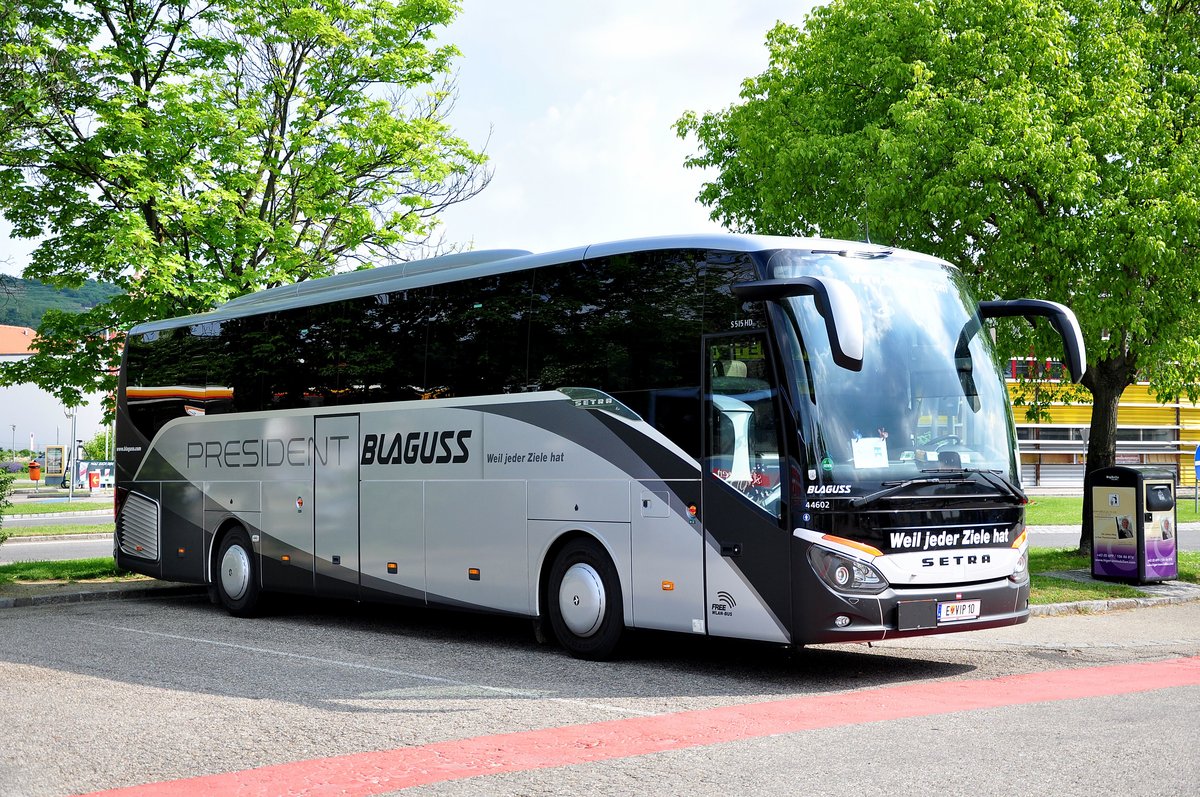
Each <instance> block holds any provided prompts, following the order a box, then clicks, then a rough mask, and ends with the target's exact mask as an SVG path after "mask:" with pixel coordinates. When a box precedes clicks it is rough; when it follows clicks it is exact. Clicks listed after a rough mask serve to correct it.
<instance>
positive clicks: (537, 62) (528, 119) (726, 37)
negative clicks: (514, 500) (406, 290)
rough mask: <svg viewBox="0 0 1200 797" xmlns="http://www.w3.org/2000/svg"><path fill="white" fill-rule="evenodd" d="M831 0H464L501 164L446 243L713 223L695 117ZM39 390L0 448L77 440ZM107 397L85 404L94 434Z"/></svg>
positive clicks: (554, 239)
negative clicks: (679, 124)
mask: <svg viewBox="0 0 1200 797" xmlns="http://www.w3.org/2000/svg"><path fill="white" fill-rule="evenodd" d="M814 5H816V3H814V2H784V1H783V0H736V1H735V0H606V2H603V3H597V2H584V1H583V0H464V1H463V9H462V11H461V13H460V14H459V17H458V19H457V20H456V21H455V22H454V23H453V24H452V25H451V26H450V27H449V28H448V29H446V30H445V31H444V32H443V34H442V35H441V36H440V37H439V38H440V39H441V40H443V41H445V42H450V43H453V44H455V45H457V46H458V48H459V49H460V50H461V51H462V53H463V54H462V56H460V57H459V59H458V60H457V62H456V71H457V92H458V97H457V101H456V104H455V108H454V111H453V112H452V114H451V116H450V119H449V121H450V124H451V126H452V127H454V129H455V131H456V132H457V133H458V135H460V136H462V137H463V138H465V139H466V140H467V141H468V142H469V143H470V144H471V146H472V147H473V148H475V149H477V150H478V149H484V150H485V151H486V152H487V154H488V156H489V158H490V161H489V168H490V169H491V170H492V172H493V176H492V181H491V184H490V185H489V186H488V187H487V188H486V189H485V190H484V191H483V192H482V193H481V194H479V195H478V196H476V197H474V198H472V199H470V200H468V201H467V202H464V203H463V204H461V205H459V206H456V207H453V208H451V209H449V210H448V211H446V212H445V213H444V214H443V216H442V219H443V225H442V228H441V230H440V235H441V237H442V241H443V243H444V245H446V246H453V247H456V248H471V249H528V250H530V251H533V252H548V251H553V250H556V249H565V248H569V247H574V246H580V245H583V244H588V243H595V242H598V241H612V240H618V239H623V238H638V237H643V236H651V235H671V234H683V233H697V232H714V231H718V230H719V229H720V227H719V225H717V224H716V223H715V222H712V221H710V220H709V218H708V209H707V208H705V207H703V206H702V205H700V204H699V203H698V202H696V195H697V194H698V193H699V192H700V188H701V185H702V183H703V182H704V179H705V174H704V173H703V172H701V171H698V170H694V169H692V170H689V169H685V168H684V167H683V161H684V159H685V158H686V157H687V156H688V155H690V154H693V152H694V150H695V143H694V142H689V141H683V140H681V139H679V138H678V137H677V136H676V134H675V130H674V124H675V121H676V120H678V119H679V117H680V116H681V115H682V114H683V113H684V112H685V111H689V110H691V111H696V112H697V113H703V112H705V111H715V110H719V109H722V108H725V107H727V106H729V105H730V104H731V103H734V102H736V101H737V99H738V92H739V91H740V88H741V83H742V81H743V80H745V79H746V78H748V77H752V76H755V75H757V74H759V73H760V72H762V71H763V70H764V69H765V68H766V66H767V50H766V46H765V38H766V34H767V31H768V30H770V29H771V28H772V27H773V26H774V25H775V23H776V21H777V20H783V21H785V22H789V23H792V24H796V25H799V24H801V23H802V22H803V21H804V17H805V16H806V15H807V13H808V12H809V11H810V10H811V9H812V7H813V6H814ZM9 232H10V229H9V227H8V225H7V224H6V223H4V221H3V219H2V218H0V272H2V273H9V274H19V273H20V272H21V271H22V270H23V269H24V267H25V265H26V264H27V263H28V260H29V253H30V252H31V251H32V250H33V248H34V245H35V243H36V242H32V241H25V240H14V239H11V238H10V237H9ZM19 391H34V388H32V386H25V387H22V388H11V389H8V390H3V391H0V394H2V395H0V422H2V423H0V430H3V431H5V432H6V433H8V434H6V435H0V437H3V440H0V448H2V447H6V446H8V445H11V440H9V439H8V438H9V437H11V436H12V432H13V430H11V429H10V428H9V424H10V422H12V421H16V425H17V427H18V428H17V430H16V432H15V433H16V434H17V437H18V441H17V443H18V446H19V447H22V446H24V445H25V444H26V443H27V440H28V434H29V433H31V432H35V433H36V439H37V443H38V446H39V448H40V447H41V446H42V445H43V444H44V443H46V442H55V441H56V440H61V441H62V442H66V439H67V438H68V437H69V436H70V432H69V427H68V426H67V425H65V424H66V422H65V421H64V420H63V417H62V412H61V408H60V407H58V405H57V402H55V401H54V400H53V399H52V398H50V397H49V396H47V395H45V394H40V393H37V392H34V393H31V394H29V395H26V394H24V393H21V394H19V395H18V392H19ZM99 417H100V410H99V408H98V406H93V407H88V408H85V409H84V411H83V413H82V414H81V416H80V418H79V421H80V428H79V429H78V431H77V434H78V436H79V437H83V438H85V439H86V438H90V437H91V436H92V434H93V433H94V432H95V431H96V429H97V427H98V423H99Z"/></svg>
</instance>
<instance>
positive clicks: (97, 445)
mask: <svg viewBox="0 0 1200 797" xmlns="http://www.w3.org/2000/svg"><path fill="white" fill-rule="evenodd" d="M111 444H112V429H111V428H107V429H101V430H100V431H98V432H96V434H94V435H92V439H91V440H85V441H83V457H84V458H85V459H90V460H106V459H111V458H112V452H111V451H110V447H111Z"/></svg>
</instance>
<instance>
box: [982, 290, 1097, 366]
mask: <svg viewBox="0 0 1200 797" xmlns="http://www.w3.org/2000/svg"><path fill="white" fill-rule="evenodd" d="M1013 316H1023V317H1025V318H1030V319H1032V318H1035V317H1037V316H1042V317H1043V318H1047V319H1049V320H1050V324H1051V326H1053V327H1054V329H1055V331H1056V332H1058V335H1059V337H1061V338H1062V342H1063V353H1064V354H1065V355H1066V357H1065V360H1066V366H1067V369H1068V370H1069V371H1070V372H1071V381H1072V382H1078V381H1079V380H1080V379H1082V378H1083V373H1084V371H1086V370H1087V352H1086V351H1085V349H1084V346H1083V332H1082V331H1080V329H1079V321H1078V320H1076V318H1075V314H1074V313H1073V312H1071V309H1070V308H1068V307H1067V306H1066V305H1061V304H1059V303H1058V302H1048V301H1045V300H1044V299H1010V300H1001V301H994V302H980V303H979V317H980V318H981V319H986V318H1011V317H1013Z"/></svg>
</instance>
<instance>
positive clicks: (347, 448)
mask: <svg viewBox="0 0 1200 797" xmlns="http://www.w3.org/2000/svg"><path fill="white" fill-rule="evenodd" d="M315 420H316V424H315V426H314V434H313V441H312V458H313V536H314V540H313V543H314V545H313V548H314V551H315V553H316V587H317V594H319V595H332V596H336V597H342V598H354V599H357V598H358V582H359V562H358V559H359V538H358V527H359V523H358V415H318V416H317V417H316V419H315Z"/></svg>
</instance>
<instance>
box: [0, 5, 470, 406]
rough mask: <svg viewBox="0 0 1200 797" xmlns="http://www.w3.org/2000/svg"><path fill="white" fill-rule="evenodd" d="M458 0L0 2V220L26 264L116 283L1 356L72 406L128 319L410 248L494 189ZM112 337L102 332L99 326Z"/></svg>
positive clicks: (46, 272) (50, 277) (46, 278)
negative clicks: (21, 241)
mask: <svg viewBox="0 0 1200 797" xmlns="http://www.w3.org/2000/svg"><path fill="white" fill-rule="evenodd" d="M456 11H457V4H456V3H455V2H453V1H452V0H317V1H316V2H311V0H242V1H241V2H234V1H233V0H210V1H209V2H194V1H193V0H126V2H123V3H113V2H111V1H110V0H82V2H79V3H74V4H65V5H64V4H62V3H60V2H57V0H18V1H17V2H16V3H15V4H13V5H8V6H6V7H5V9H4V10H3V11H0V212H2V213H3V214H4V216H5V217H6V218H7V219H8V220H9V222H10V223H11V224H12V226H13V228H14V232H15V234H16V235H18V236H25V237H39V236H40V237H42V243H41V244H40V245H39V246H38V248H37V249H36V250H35V252H34V253H33V256H32V263H31V265H30V266H29V267H28V268H27V269H26V272H25V275H26V276H27V277H33V278H37V279H39V280H41V281H43V282H45V283H47V284H50V285H54V286H56V287H77V286H79V285H80V284H82V282H83V280H84V279H85V278H89V277H90V278H95V279H98V280H101V281H104V282H108V283H112V284H114V285H116V286H117V287H119V288H120V289H121V290H122V291H123V293H122V294H121V295H118V296H115V297H113V298H111V299H109V300H108V301H106V302H104V303H102V304H101V305H99V306H97V307H96V308H94V309H92V310H90V311H88V312H85V313H82V314H66V313H49V314H47V316H46V317H45V319H44V320H43V323H42V324H41V326H40V327H39V330H38V331H39V342H38V345H39V348H40V354H39V355H37V356H35V357H33V358H30V359H29V360H26V361H24V362H20V363H14V364H11V365H8V366H6V367H5V369H4V371H3V373H2V374H0V378H2V379H3V380H4V381H5V382H6V383H10V384H11V383H17V382H24V381H32V382H36V383H38V384H39V385H40V386H42V387H43V388H44V389H47V390H50V391H51V392H54V393H55V394H56V395H58V396H59V397H60V398H61V399H62V400H63V401H64V402H65V403H67V404H68V405H71V404H75V403H78V401H79V399H80V397H81V396H82V395H83V394H84V393H88V392H91V391H94V390H97V389H100V390H108V389H111V388H112V387H113V384H114V377H113V376H112V372H111V370H109V369H110V368H111V367H112V366H113V365H114V364H115V362H116V358H117V354H118V351H119V347H120V342H121V335H120V332H121V331H123V330H125V329H128V328H129V327H130V326H131V325H132V324H134V323H136V322H138V321H141V320H145V319H150V318H161V317H169V316H177V315H182V314H187V313H191V312H197V311H202V310H205V309H208V308H210V307H211V306H212V305H213V304H215V303H218V302H220V301H223V300H226V299H228V298H231V297H233V296H236V295H239V294H242V293H245V292H248V291H252V290H257V289H261V288H266V287H271V286H275V285H280V284H285V283H290V282H295V281H299V280H304V279H309V278H313V277H318V276H324V275H326V274H329V273H332V272H333V271H335V270H338V269H342V268H349V267H354V266H359V265H363V264H369V263H370V262H371V261H372V260H374V259H377V258H388V259H402V258H403V257H404V253H405V249H404V247H405V246H406V245H412V244H414V243H419V242H421V241H423V240H425V239H427V237H428V236H429V234H430V232H431V229H432V227H433V225H434V224H435V215H436V214H437V213H438V212H439V211H440V210H442V209H443V208H445V207H446V206H448V205H450V204H452V203H455V202H459V201H462V200H464V199H466V198H468V197H470V196H472V195H473V194H474V193H477V192H478V191H479V190H480V189H481V188H482V187H483V185H484V184H485V183H486V179H487V175H486V172H485V171H484V170H483V165H482V164H483V162H484V159H483V156H482V155H481V154H479V153H477V152H475V151H473V150H472V149H471V148H470V147H469V146H468V144H467V143H466V142H465V141H463V140H461V139H460V138H458V137H456V136H455V135H454V134H453V132H452V131H451V130H450V128H449V127H448V125H447V124H446V122H445V115H446V112H447V111H448V109H449V103H450V101H451V99H452V94H451V93H450V83H449V80H448V74H449V69H450V66H451V59H452V58H453V56H454V55H456V54H457V51H456V50H455V49H454V48H453V47H451V46H446V45H441V44H438V42H437V41H436V40H435V38H434V36H435V30H436V29H437V28H438V27H439V26H444V25H446V24H447V23H449V22H450V21H451V20H452V19H453V16H454V14H455V12H456ZM105 330H107V331H108V332H104V331H105Z"/></svg>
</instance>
